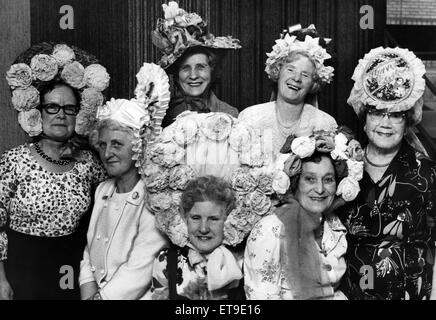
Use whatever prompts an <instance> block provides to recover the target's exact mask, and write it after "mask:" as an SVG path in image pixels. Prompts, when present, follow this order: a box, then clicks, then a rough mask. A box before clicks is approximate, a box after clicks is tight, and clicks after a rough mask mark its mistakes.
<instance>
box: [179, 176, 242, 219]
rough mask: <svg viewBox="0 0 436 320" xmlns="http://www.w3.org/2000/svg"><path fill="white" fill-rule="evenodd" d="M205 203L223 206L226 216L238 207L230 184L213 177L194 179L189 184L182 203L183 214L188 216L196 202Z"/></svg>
mask: <svg viewBox="0 0 436 320" xmlns="http://www.w3.org/2000/svg"><path fill="white" fill-rule="evenodd" d="M203 201H211V202H214V203H216V204H219V205H222V206H223V207H224V209H225V214H226V215H228V214H229V213H230V212H231V211H232V210H233V209H234V208H235V207H236V205H235V203H236V199H235V195H234V193H233V190H232V188H231V186H230V184H228V183H227V182H226V181H224V180H223V179H221V178H218V177H215V176H211V175H207V176H203V177H199V178H196V179H193V180H191V181H190V182H189V183H188V185H187V187H186V189H185V191H184V192H183V194H182V198H181V203H180V207H181V209H182V214H183V215H185V216H186V214H187V213H188V212H189V211H191V209H192V207H193V206H194V204H195V203H196V202H203Z"/></svg>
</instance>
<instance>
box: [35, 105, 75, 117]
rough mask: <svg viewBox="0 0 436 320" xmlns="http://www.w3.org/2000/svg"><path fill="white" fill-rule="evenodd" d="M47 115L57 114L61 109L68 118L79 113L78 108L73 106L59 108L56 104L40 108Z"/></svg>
mask: <svg viewBox="0 0 436 320" xmlns="http://www.w3.org/2000/svg"><path fill="white" fill-rule="evenodd" d="M42 107H43V108H44V110H45V112H47V113H48V114H57V113H58V112H59V111H60V110H61V109H63V110H64V113H65V114H67V115H69V116H75V115H77V114H78V113H79V107H78V106H76V105H75V104H67V105H65V106H60V105H58V104H56V103H49V104H45V105H43V106H42Z"/></svg>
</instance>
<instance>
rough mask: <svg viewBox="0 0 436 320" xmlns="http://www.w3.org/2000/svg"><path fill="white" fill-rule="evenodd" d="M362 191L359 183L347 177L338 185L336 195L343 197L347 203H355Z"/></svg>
mask: <svg viewBox="0 0 436 320" xmlns="http://www.w3.org/2000/svg"><path fill="white" fill-rule="evenodd" d="M359 191H360V187H359V183H358V182H357V181H356V180H354V179H353V178H351V177H345V178H344V179H342V181H341V182H340V183H339V185H338V189H337V190H336V195H338V196H340V195H342V198H343V199H344V200H345V201H353V200H354V199H356V197H357V195H358V193H359Z"/></svg>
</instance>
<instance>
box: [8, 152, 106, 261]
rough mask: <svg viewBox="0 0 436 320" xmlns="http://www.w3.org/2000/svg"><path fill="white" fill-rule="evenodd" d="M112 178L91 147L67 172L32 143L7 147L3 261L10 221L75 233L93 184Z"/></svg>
mask: <svg viewBox="0 0 436 320" xmlns="http://www.w3.org/2000/svg"><path fill="white" fill-rule="evenodd" d="M105 178H106V173H105V170H104V168H103V167H102V165H101V164H100V163H99V162H98V160H97V159H96V158H95V157H94V156H93V155H92V153H91V152H89V151H83V152H82V156H81V159H80V160H79V161H77V162H76V163H75V165H74V167H73V168H72V169H71V170H69V171H67V172H61V173H58V172H50V171H47V170H46V169H45V168H43V167H42V166H41V165H40V164H39V163H38V162H37V161H36V159H34V157H33V156H32V154H31V151H30V149H29V147H28V145H21V146H19V147H16V148H13V149H11V150H9V151H6V152H5V153H4V154H3V155H2V157H1V158H0V261H2V260H5V259H7V236H6V232H5V227H6V226H7V223H8V224H9V225H8V227H9V228H10V229H12V230H14V231H17V232H21V233H25V234H29V235H34V236H39V237H59V236H64V235H69V234H71V233H73V232H74V231H75V229H76V228H77V226H78V224H79V221H80V218H81V217H82V216H83V214H84V213H86V212H87V211H88V209H89V206H90V204H91V196H92V195H91V189H92V187H94V186H97V184H98V183H99V182H101V181H102V180H104V179H105Z"/></svg>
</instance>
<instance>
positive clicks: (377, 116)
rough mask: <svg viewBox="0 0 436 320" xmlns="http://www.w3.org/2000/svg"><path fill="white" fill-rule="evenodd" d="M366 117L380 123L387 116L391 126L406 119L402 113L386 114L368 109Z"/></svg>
mask: <svg viewBox="0 0 436 320" xmlns="http://www.w3.org/2000/svg"><path fill="white" fill-rule="evenodd" d="M368 116H369V117H370V119H371V120H373V121H382V120H383V118H384V117H385V116H388V119H389V120H390V121H391V123H393V124H398V123H401V122H403V121H404V119H406V114H405V113H404V112H401V111H398V112H386V111H383V110H377V109H370V110H368Z"/></svg>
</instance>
